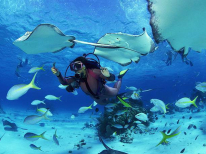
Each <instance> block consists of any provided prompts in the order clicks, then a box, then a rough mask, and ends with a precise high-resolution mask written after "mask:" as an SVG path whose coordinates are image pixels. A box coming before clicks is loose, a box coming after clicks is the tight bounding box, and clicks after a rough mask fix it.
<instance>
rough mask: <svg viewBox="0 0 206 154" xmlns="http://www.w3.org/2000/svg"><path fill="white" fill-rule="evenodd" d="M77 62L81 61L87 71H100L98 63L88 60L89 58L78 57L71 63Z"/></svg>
mask: <svg viewBox="0 0 206 154" xmlns="http://www.w3.org/2000/svg"><path fill="white" fill-rule="evenodd" d="M76 61H81V62H82V63H83V64H84V66H85V67H86V68H87V69H94V68H97V69H99V68H100V65H99V63H98V62H97V61H93V60H92V61H91V60H88V59H87V58H85V57H83V56H80V57H77V58H76V59H74V60H73V61H72V62H71V63H73V62H76Z"/></svg>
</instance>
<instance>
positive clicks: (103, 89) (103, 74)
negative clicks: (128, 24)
mask: <svg viewBox="0 0 206 154" xmlns="http://www.w3.org/2000/svg"><path fill="white" fill-rule="evenodd" d="M87 55H89V54H87ZM87 55H85V54H84V55H83V56H81V57H77V58H76V59H75V60H73V61H72V62H71V63H70V64H69V66H68V67H67V69H66V72H65V77H63V76H62V75H61V73H60V72H59V71H58V69H57V68H55V65H53V67H52V68H51V71H52V72H53V74H54V75H56V76H57V78H58V79H59V82H60V83H61V84H62V85H68V86H67V88H66V90H67V91H68V92H73V91H74V90H75V89H76V88H79V87H81V89H82V91H83V92H84V93H85V94H87V95H89V96H90V97H92V98H93V100H94V101H95V102H97V103H98V104H100V105H106V104H107V103H108V100H109V98H111V97H114V96H116V95H117V94H118V92H119V90H120V87H121V83H122V77H123V76H124V75H125V73H126V72H127V71H128V70H129V69H126V70H124V71H121V72H120V73H119V75H118V81H117V82H116V83H115V85H114V87H113V88H112V87H109V86H107V85H106V80H108V81H114V80H115V75H113V74H112V73H109V71H108V70H107V69H106V68H103V67H101V65H100V63H99V62H97V61H96V60H94V59H92V58H87ZM95 56H96V55H95ZM96 57H97V56H96ZM97 59H98V57H97ZM98 61H99V59H98ZM69 67H70V70H71V71H73V72H75V76H69V77H66V73H67V70H68V68H69Z"/></svg>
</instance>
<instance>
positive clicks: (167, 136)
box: [156, 126, 181, 146]
mask: <svg viewBox="0 0 206 154" xmlns="http://www.w3.org/2000/svg"><path fill="white" fill-rule="evenodd" d="M180 127H181V126H179V127H178V128H177V129H176V130H175V131H173V132H172V133H171V134H170V135H167V134H165V133H164V132H160V133H161V134H162V136H163V138H162V140H161V141H160V142H159V143H158V144H157V145H156V146H158V145H160V144H162V143H166V144H167V143H168V141H167V139H169V138H172V137H174V136H177V135H178V134H180Z"/></svg>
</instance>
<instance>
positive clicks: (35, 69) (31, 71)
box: [29, 65, 45, 73]
mask: <svg viewBox="0 0 206 154" xmlns="http://www.w3.org/2000/svg"><path fill="white" fill-rule="evenodd" d="M43 67H44V65H43V66H42V67H32V68H31V69H30V70H29V73H35V72H38V71H40V70H43V71H45V70H44V68H43Z"/></svg>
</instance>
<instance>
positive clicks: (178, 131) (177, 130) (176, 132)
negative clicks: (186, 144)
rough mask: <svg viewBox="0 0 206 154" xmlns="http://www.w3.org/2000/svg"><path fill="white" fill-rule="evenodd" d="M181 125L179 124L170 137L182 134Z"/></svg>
mask: <svg viewBox="0 0 206 154" xmlns="http://www.w3.org/2000/svg"><path fill="white" fill-rule="evenodd" d="M180 127H181V126H179V127H178V128H177V129H176V130H175V131H173V132H172V133H171V134H170V135H168V136H169V138H171V137H174V136H176V135H178V134H180Z"/></svg>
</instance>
